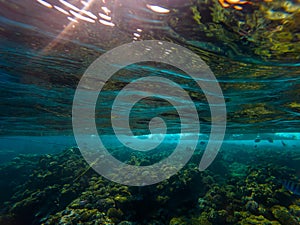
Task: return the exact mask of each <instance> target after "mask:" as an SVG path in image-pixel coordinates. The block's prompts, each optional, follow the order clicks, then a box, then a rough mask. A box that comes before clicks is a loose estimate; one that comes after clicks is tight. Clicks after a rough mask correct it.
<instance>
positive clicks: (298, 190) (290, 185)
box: [282, 180, 300, 195]
mask: <svg viewBox="0 0 300 225" xmlns="http://www.w3.org/2000/svg"><path fill="white" fill-rule="evenodd" d="M282 185H283V186H284V187H285V188H286V189H287V190H289V191H290V192H292V193H293V194H295V195H300V183H296V182H294V181H289V180H283V181H282Z"/></svg>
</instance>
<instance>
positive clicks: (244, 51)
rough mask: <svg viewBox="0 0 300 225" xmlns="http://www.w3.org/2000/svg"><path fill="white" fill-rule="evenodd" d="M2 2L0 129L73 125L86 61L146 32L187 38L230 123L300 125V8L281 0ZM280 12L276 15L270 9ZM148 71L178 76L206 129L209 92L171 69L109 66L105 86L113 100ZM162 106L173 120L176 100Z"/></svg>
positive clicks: (244, 129)
mask: <svg viewBox="0 0 300 225" xmlns="http://www.w3.org/2000/svg"><path fill="white" fill-rule="evenodd" d="M275 3H276V4H275ZM0 4H1V9H0V25H1V26H0V28H1V29H0V32H1V45H0V48H1V49H0V51H1V67H0V69H1V90H2V91H1V103H2V104H1V120H2V122H1V134H2V135H9V134H12V135H16V134H17V135H18V134H28V135H32V134H33V135H45V134H57V133H59V134H71V133H72V126H71V109H72V101H73V96H74V91H75V88H76V86H77V84H78V81H79V79H80V78H81V76H82V74H83V73H84V71H85V70H86V69H87V67H88V66H89V65H90V64H91V63H92V62H93V61H94V60H95V59H96V58H97V57H99V56H100V55H102V54H103V53H105V52H106V51H108V50H111V49H113V48H114V47H117V46H119V45H121V44H125V43H130V42H132V41H140V40H151V39H156V40H164V41H170V42H174V43H177V44H180V45H182V46H184V47H187V48H189V49H190V50H192V51H194V52H195V53H197V54H198V55H199V56H201V58H202V59H203V60H204V61H205V62H206V63H207V64H208V65H209V66H210V68H211V70H212V71H213V72H214V74H215V76H216V78H217V79H218V81H219V83H220V85H221V88H222V90H223V93H224V97H225V101H226V107H227V113H228V126H227V131H228V132H232V133H248V132H250V133H258V132H297V131H299V113H300V111H299V109H300V106H299V99H300V98H299V87H300V86H299V73H300V69H299V67H298V66H299V63H300V61H299V55H300V54H299V53H300V47H299V33H298V32H300V31H299V30H300V28H299V26H298V25H299V24H298V23H297V18H299V13H298V11H295V12H285V11H288V10H287V9H286V8H283V9H282V10H281V11H278V12H277V11H276V10H277V9H278V8H279V6H278V4H280V3H279V2H277V1H274V4H273V5H271V4H270V3H268V4H267V3H265V2H253V4H251V5H250V4H246V5H244V6H243V8H242V10H237V9H235V8H233V7H230V8H223V7H222V6H221V5H220V4H219V2H217V1H207V2H206V1H184V2H182V1H159V2H158V1H149V2H147V1H134V0H130V1H129V0H127V1H89V2H83V3H82V2H80V1H71V2H69V4H68V2H65V1H54V0H51V1H50V0H49V1H34V0H24V1H1V2H0ZM70 4H72V5H70ZM291 4H292V3H291ZM293 4H294V3H293ZM295 4H296V3H295ZM153 6H156V7H157V6H159V7H160V8H159V7H158V8H153ZM263 7H264V8H263ZM295 7H299V5H298V3H297V4H296V5H295ZM281 8H282V7H281ZM217 9H218V10H219V11H218V12H217V11H216V10H217ZM275 9H276V10H275ZM78 10H79V11H78ZM80 10H81V11H80ZM164 10H165V11H164ZM274 10H275V11H276V12H277V14H274V15H273V14H272V13H273V12H274ZM284 10H285V11H284ZM78 12H81V14H82V18H81V17H80V16H79V15H78ZM228 12H230V13H231V14H230V15H231V16H230V17H226V16H228V15H229V14H228ZM280 13H281V14H282V15H281V14H280ZM81 14H80V15H81ZM286 14H288V15H289V16H286V17H287V18H285V17H284V15H286ZM280 15H281V16H282V17H283V18H282V19H281V20H279V19H277V18H276V16H280ZM254 17H255V18H256V19H254ZM274 43H275V44H276V45H275V44H274ZM276 46H277V47H276ZM285 48H288V49H285ZM149 75H153V76H156V75H159V76H163V77H166V78H169V79H173V80H175V81H177V82H180V83H181V85H182V87H184V88H185V90H187V91H189V93H190V94H191V96H192V99H193V101H194V102H195V104H196V105H197V107H198V110H199V117H200V121H201V122H202V123H201V124H202V129H203V131H205V132H207V131H209V124H210V118H209V117H210V113H209V108H208V105H207V102H206V99H205V97H204V96H203V94H201V90H199V89H195V87H194V86H193V85H189V84H190V80H189V77H188V76H187V75H186V74H184V73H183V72H182V71H180V70H178V69H177V68H170V66H167V65H163V64H159V63H144V64H142V63H140V64H134V65H131V66H128V67H126V68H123V69H122V70H121V71H119V72H118V73H117V74H115V76H114V78H113V79H112V81H111V82H110V83H109V84H108V85H107V91H106V93H103V95H104V96H106V97H107V99H108V100H109V99H110V97H111V96H113V95H114V94H113V93H117V92H118V91H119V90H120V89H121V88H122V87H123V86H124V85H125V84H126V83H129V82H130V81H131V79H132V78H134V77H142V76H149ZM145 104H146V105H145V107H146V106H147V107H148V108H147V107H146V108H145V109H144V111H145V110H146V111H149V112H150V110H151V109H150V108H151V107H150V108H149V104H150V103H145ZM153 104H154V103H153ZM157 104H159V103H157ZM150 105H151V104H150ZM161 106H162V107H156V109H157V112H158V113H163V111H166V113H165V116H166V118H168V119H169V120H170V121H171V122H170V123H171V124H175V126H174V129H175V128H176V124H177V123H178V121H176V115H175V116H174V112H173V111H172V108H170V106H168V105H166V104H165V103H163V102H162V103H161ZM106 111H107V109H105V108H102V109H101V111H100V110H99V114H98V115H97V114H96V116H97V118H98V122H99V121H100V120H101V124H102V125H103V124H104V127H108V126H109V124H110V121H109V119H108V116H109V115H108V114H107V113H106ZM144 111H143V112H144ZM132 115H133V116H132V118H133V123H134V124H138V122H139V123H141V124H143V121H147V120H148V119H149V118H147V116H146V118H145V113H139V111H138V110H137V111H136V112H133V114H132ZM177 120H178V119H177ZM138 128H139V130H140V131H141V132H143V130H144V129H146V128H144V127H143V126H140V125H139V126H138ZM104 132H109V130H104Z"/></svg>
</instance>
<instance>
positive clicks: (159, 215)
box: [0, 148, 300, 225]
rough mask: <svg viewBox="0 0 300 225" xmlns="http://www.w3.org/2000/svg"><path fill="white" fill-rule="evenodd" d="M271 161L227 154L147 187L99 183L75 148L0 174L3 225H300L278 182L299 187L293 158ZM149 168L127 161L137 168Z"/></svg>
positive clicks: (294, 201) (299, 203) (299, 212)
mask: <svg viewBox="0 0 300 225" xmlns="http://www.w3.org/2000/svg"><path fill="white" fill-rule="evenodd" d="M270 154H271V152H268V150H265V151H260V152H258V151H256V150H253V152H247V153H244V154H243V152H229V151H226V152H221V153H220V154H219V156H218V158H217V159H216V160H215V162H214V163H213V164H212V165H211V167H210V168H209V169H208V170H206V171H204V172H200V171H198V168H197V164H196V162H198V161H199V157H200V156H201V154H200V153H197V154H195V155H194V156H193V158H192V159H191V162H190V163H188V164H187V165H186V166H185V167H184V168H183V169H182V170H180V171H179V172H178V173H177V174H176V175H174V176H172V177H171V178H169V179H168V180H165V181H163V182H161V183H158V184H155V185H151V186H145V187H132V186H124V185H120V184H117V183H114V182H111V181H109V180H107V179H105V178H103V177H101V176H100V175H98V174H97V173H96V172H95V171H94V170H93V169H91V168H90V167H89V166H88V165H87V163H86V162H85V161H84V159H83V158H82V157H81V155H80V152H79V150H78V149H77V148H70V149H66V150H64V151H62V152H61V153H59V154H55V155H43V156H26V157H25V156H19V157H17V158H15V159H14V160H13V161H12V162H10V163H8V164H6V165H4V166H1V168H0V171H1V172H0V174H1V181H2V182H1V190H3V191H6V193H5V194H6V198H3V197H2V199H1V208H2V210H1V217H0V224H7V225H12V224H18V225H23V224H24V225H25V224H44V225H52V224H53V225H54V224H60V225H67V224H118V225H130V224H131V225H133V224H153V225H154V224H169V225H177V224H178V225H179V224H180V225H184V224H203V225H211V224H220V225H221V224H229V225H230V224H239V225H253V224H260V225H261V224H274V225H277V224H278V225H280V224H281V225H294V224H295V225H296V224H299V223H300V198H299V196H296V195H293V194H292V193H290V192H289V191H288V190H286V189H285V188H283V186H282V184H281V182H280V179H282V178H285V179H290V180H295V179H296V177H295V171H296V170H297V169H299V168H295V167H294V168H292V167H288V166H287V165H288V164H287V163H288V162H289V160H290V159H291V157H293V154H291V153H288V152H276V153H275V152H274V151H273V152H272V157H270ZM152 157H153V159H155V158H156V157H158V156H157V155H156V154H153V156H152ZM159 157H161V153H159ZM149 160H150V161H151V160H152V158H150V159H149V158H148V159H146V161H147V162H148V163H149ZM143 161H144V160H143V158H141V157H137V156H132V157H131V158H129V159H128V163H131V164H139V165H140V164H142V163H143ZM233 161H234V162H233ZM254 162H255V163H254Z"/></svg>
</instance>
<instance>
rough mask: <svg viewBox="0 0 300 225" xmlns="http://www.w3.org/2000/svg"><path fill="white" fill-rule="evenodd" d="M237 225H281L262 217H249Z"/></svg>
mask: <svg viewBox="0 0 300 225" xmlns="http://www.w3.org/2000/svg"><path fill="white" fill-rule="evenodd" d="M238 225H281V224H280V223H279V222H277V221H270V220H268V219H266V218H265V217H263V216H262V215H259V216H255V215H251V216H250V217H247V218H244V219H243V220H241V221H240V222H238Z"/></svg>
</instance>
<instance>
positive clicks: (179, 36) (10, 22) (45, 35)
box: [0, 0, 300, 225]
mask: <svg viewBox="0 0 300 225" xmlns="http://www.w3.org/2000/svg"><path fill="white" fill-rule="evenodd" d="M299 18H300V3H299V2H298V1H276V0H273V1H236V2H235V3H232V2H231V1H217V0H212V1H204V0H203V1H202V0H199V1H167V0H166V1H139V0H124V1H113V0H111V1H109V0H102V1H100V0H90V1H79V0H78V1H77V0H74V1H73V0H72V1H63V0H61V1H58V0H49V1H48V0H47V1H46V0H45V1H44V0H38V1H35V0H24V1H17V0H15V1H0V76H1V79H0V86H1V92H0V97H1V106H0V107H1V110H0V116H1V123H0V155H1V158H0V163H1V164H0V176H1V179H0V190H1V193H3V194H2V195H1V196H0V204H1V206H0V213H1V214H0V224H8V225H10V224H17V225H23V224H120V225H124V224H134V225H135V224H170V225H175V224H205V225H209V224H241V225H245V224H282V225H288V224H299V223H300V198H299V195H297V193H299V191H300V184H299V178H300V152H299V147H300V129H299V128H300V126H299V122H300V121H299V120H300V96H299V87H300V80H299V74H300V69H299V66H300V35H299V34H300V26H299V23H298V21H299ZM146 40H158V41H160V42H164V44H162V46H166V44H165V43H173V44H177V45H178V46H181V47H184V48H186V49H188V50H190V51H191V52H193V53H195V54H196V55H197V56H199V57H200V58H201V59H202V60H203V62H204V63H205V64H206V65H207V66H209V68H210V70H211V72H212V73H213V74H214V76H215V77H216V80H206V79H205V78H203V77H200V78H199V79H198V80H197V79H196V80H195V79H193V77H192V76H191V75H190V74H188V73H187V72H186V71H184V70H182V69H181V68H176V67H174V66H171V65H168V64H166V63H161V62H160V59H164V57H165V58H168V57H170V59H172V57H175V59H176V60H175V62H178V63H182V62H184V63H182V64H181V65H186V66H187V67H190V68H191V67H192V68H194V67H195V68H201V71H202V69H203V68H206V67H205V66H204V67H202V66H201V65H203V64H201V65H199V64H193V63H194V61H193V59H194V58H192V57H191V56H190V55H189V56H188V57H186V56H185V55H184V54H183V52H181V51H179V50H178V49H176V48H175V49H171V48H166V49H165V51H164V52H163V53H162V54H157V52H153V51H152V52H151V48H149V49H147V48H148V47H147V46H146V48H145V52H147V51H150V53H151V54H150V55H151V57H152V59H154V60H143V62H138V63H133V64H131V65H127V66H125V67H123V68H121V66H120V65H116V63H114V61H113V60H117V59H124V60H130V59H131V58H134V56H133V55H132V52H130V51H123V52H121V54H119V53H118V54H116V55H114V57H113V58H111V60H112V61H110V64H109V63H108V64H107V65H110V66H112V67H120V69H119V70H118V71H117V72H116V73H114V74H113V76H112V77H111V78H110V79H109V80H108V81H107V82H106V83H105V85H104V86H103V89H102V90H101V93H99V96H98V99H97V100H96V101H95V102H96V103H95V109H94V111H93V112H94V113H92V114H93V115H92V116H93V117H94V120H93V121H94V122H93V123H94V124H95V126H96V131H97V134H95V132H92V131H93V130H92V129H90V127H89V126H86V127H84V125H85V122H86V121H88V119H90V117H87V118H85V115H83V114H84V113H85V112H86V111H87V109H85V108H83V109H82V114H79V115H80V119H82V120H81V122H82V126H83V127H84V128H86V129H85V131H84V132H82V134H84V135H86V136H85V137H84V139H80V138H81V137H78V136H77V137H76V135H75V133H74V120H75V119H76V118H75V119H74V105H75V106H78V107H79V108H80V106H81V105H80V104H78V105H76V104H77V102H75V103H76V104H75V103H74V96H75V92H76V88H78V84H79V81H80V79H82V77H83V75H84V74H85V72H86V71H87V69H88V68H89V66H90V65H91V64H92V63H93V62H94V61H95V60H96V59H97V58H98V57H100V56H102V57H103V56H105V54H107V53H109V52H110V51H111V50H114V49H116V48H117V47H119V46H121V45H123V44H128V43H131V44H132V45H134V43H141V42H143V41H146ZM157 43H158V42H157ZM158 44H159V45H160V44H161V43H158ZM161 48H162V49H163V48H164V47H161ZM155 54H156V55H155ZM205 71H206V70H205ZM97 72H98V73H99V74H101V73H102V72H103V71H97ZM104 72H105V71H104ZM104 72H103V73H104ZM206 72H207V71H206ZM98 73H97V74H98ZM141 77H152V78H154V79H157V80H158V81H161V80H162V78H166V79H168V80H169V81H170V83H171V82H174V83H176V84H178V85H179V86H180V87H181V88H182V91H183V92H184V93H187V94H188V95H189V96H190V100H191V101H192V103H193V105H194V107H195V109H196V110H197V116H198V120H192V122H191V123H190V124H189V125H190V126H192V125H195V124H197V125H199V127H200V132H196V133H193V130H192V129H190V130H189V128H190V127H189V125H187V126H186V127H185V126H184V125H182V124H181V122H182V121H183V120H184V119H187V120H188V119H190V118H194V117H192V110H191V108H190V107H189V105H188V104H187V103H188V102H189V101H188V100H187V99H182V98H175V97H172V96H174V95H176V94H178V93H181V92H178V91H177V89H175V86H174V88H170V89H165V90H164V91H165V92H164V93H163V94H161V93H160V92H159V93H158V92H157V93H155V94H154V95H153V94H152V95H151V94H150V95H149V97H147V98H143V99H142V100H141V101H138V102H137V103H136V104H135V105H134V107H132V109H131V111H130V114H129V116H130V118H129V127H130V129H131V131H132V133H133V137H128V136H126V135H127V133H124V138H123V139H122V140H124V142H122V140H121V138H119V137H118V138H117V137H116V134H115V133H116V131H117V130H118V129H119V130H121V131H122V132H123V130H124V129H125V128H126V127H125V125H126V124H125V123H123V119H122V118H123V117H122V116H124V115H125V116H126V112H125V109H127V108H129V106H130V103H131V102H126V101H124V102H122V105H121V106H122V107H124V108H122V107H121V108H120V109H119V110H117V112H118V113H119V114H118V115H117V116H116V115H115V114H111V110H112V108H113V107H112V105H113V104H114V101H115V98H116V97H117V96H118V94H119V93H120V91H121V90H122V89H123V88H125V87H127V86H126V85H128V84H129V83H131V82H132V81H135V80H137V79H139V78H141ZM101 82H102V83H104V81H103V80H101V79H95V80H92V82H91V83H90V84H88V85H87V86H85V87H84V88H83V89H84V90H86V91H87V92H86V93H88V94H91V93H93V90H94V89H93V87H94V86H93V85H95V84H98V83H99V84H100V83H101ZM197 82H204V83H203V84H205V85H207V86H205V85H204V86H202V87H208V86H209V85H213V86H215V85H220V88H221V90H222V93H223V96H224V103H225V104H224V105H223V104H221V103H216V104H215V106H216V107H220V106H221V107H224V108H226V116H225V117H226V118H223V117H222V116H220V117H218V116H216V117H215V118H212V112H211V110H212V109H215V108H212V106H211V104H209V103H211V102H209V98H208V97H207V96H213V97H216V98H215V99H217V98H220V96H219V95H218V94H216V93H217V92H216V93H214V92H213V93H211V92H209V93H208V92H206V91H204V90H202V89H201V87H199V85H198V84H199V83H197ZM205 82H206V83H205ZM160 84H161V83H159V82H158V83H156V82H152V83H150V84H148V85H146V86H143V88H142V90H139V91H136V90H133V91H132V92H129V93H127V94H128V95H130V94H131V96H129V97H132V98H134V97H136V96H139V94H140V93H141V92H140V91H142V92H146V93H147V91H148V92H149V93H150V91H149V90H150V87H151V86H155V85H158V88H159V85H160ZM160 89H163V88H162V87H161V86H160ZM90 96H92V95H87V97H90ZM179 96H180V95H179ZM168 99H169V100H174V102H175V103H177V104H179V107H178V108H179V109H182V111H183V112H185V113H184V115H181V114H180V113H179V112H178V111H177V109H178V108H176V107H175V106H174V105H172V103H174V102H170V101H168ZM80 100H82V99H80ZM85 101H86V102H89V101H91V99H89V98H86V99H85ZM129 101H130V98H129ZM84 106H88V105H84ZM182 111H180V112H182ZM81 115H82V118H81ZM119 117H120V118H121V119H119V120H117V121H118V122H117V123H116V124H113V120H114V118H117V119H118V118H119ZM157 117H160V118H162V119H163V120H164V122H165V124H164V125H165V126H166V133H167V134H166V135H165V136H164V135H163V133H162V132H161V131H160V129H153V130H151V121H152V120H151V119H152V118H157ZM220 118H221V119H226V127H225V128H226V131H225V134H224V140H222V138H221V137H222V136H223V134H222V132H221V134H218V135H219V136H217V137H216V136H214V135H215V134H212V133H213V132H212V131H214V130H213V125H214V121H219V120H218V119H220ZM85 119H87V120H85ZM72 122H73V123H72ZM156 122H157V123H158V124H160V122H161V121H160V120H159V121H156ZM189 122H190V120H189ZM114 125H116V127H114ZM154 125H155V124H154ZM160 125H161V124H160ZM222 125H224V124H222ZM149 126H150V128H149ZM219 126H220V124H219ZM154 128H157V127H154ZM184 128H186V129H187V130H189V131H190V132H182V130H181V129H184ZM151 131H152V132H153V133H151ZM218 131H220V130H218ZM80 134H81V133H80ZM80 140H83V142H81V143H79V141H80ZM98 140H101V142H102V143H103V144H104V145H105V148H106V149H107V151H108V152H109V153H110V154H111V155H112V156H114V157H115V158H116V159H118V160H119V161H120V162H122V163H124V164H126V165H131V166H136V167H134V168H138V167H143V166H144V167H145V166H149V165H152V164H155V163H157V162H159V161H160V160H165V159H169V157H170V156H172V153H173V151H174V149H175V148H176V146H180V145H182V146H184V147H182V149H179V153H180V154H182V153H183V154H182V155H177V157H176V156H175V158H174V159H176V160H175V161H172V163H170V164H166V165H163V166H161V167H156V170H154V171H151V170H150V169H149V171H148V170H147V169H146V170H144V171H138V172H136V171H134V172H132V171H131V170H130V171H131V172H130V173H129V172H128V174H126V173H124V171H125V172H126V171H127V170H125V168H127V167H125V166H124V167H122V168H121V167H120V168H117V169H115V168H114V167H113V164H109V163H108V164H107V162H106V161H105V159H106V158H105V157H106V155H105V154H104V153H103V155H100V156H99V155H94V154H95V152H96V153H97V152H98V151H100V150H99V149H97V148H98V147H95V149H93V147H94V146H98V145H97V144H99V142H98ZM142 141H145V142H144V144H143V142H142ZM146 142H147V144H146ZM82 143H83V144H82ZM136 143H138V144H137V145H136V146H137V147H138V148H139V150H137V149H131V148H130V147H132V146H134V145H135V144H136ZM218 143H220V149H219V148H218V147H215V146H219V144H218ZM148 144H151V146H152V145H153V146H154V145H155V146H156V147H155V148H154V149H153V150H151V151H145V150H146V149H148V147H147V146H148ZM192 146H195V149H193V147H192ZM99 148H100V149H101V150H102V147H99ZM103 148H104V147H103ZM216 150H217V151H218V152H216ZM191 151H193V152H191ZM190 153H191V159H188V160H186V161H188V162H186V163H184V165H181V164H182V161H181V160H182V159H183V158H186V157H187V155H189V154H190ZM205 153H206V154H207V155H205ZM216 153H218V154H216ZM214 154H215V155H214ZM205 156H207V157H208V158H206V159H212V161H211V163H209V165H208V168H207V169H205V170H204V171H199V164H200V161H201V160H203V158H205ZM87 157H90V158H89V159H90V160H87ZM87 162H89V164H88V163H87ZM102 164H103V165H105V168H103V167H101V165H102ZM177 166H178V167H180V168H179V169H178V170H177ZM145 168H146V167H145ZM147 168H150V167H147ZM174 168H176V169H174ZM99 171H101V172H103V174H102V173H101V172H100V174H99ZM135 172H136V173H135ZM169 173H170V174H171V175H172V176H168V177H167V178H166V179H163V180H160V181H159V182H152V183H151V182H150V181H153V180H156V179H158V177H160V176H161V177H163V175H164V174H169ZM104 174H105V175H104ZM120 174H122V175H121V178H118V176H120ZM110 178H112V179H110ZM146 178H147V179H146ZM118 180H122V181H123V183H122V182H119V183H118V182H115V181H118ZM283 180H287V181H289V182H290V183H289V184H290V186H288V185H283V184H284V182H283ZM148 181H149V183H147V182H148ZM135 182H136V183H138V184H141V185H135V184H136V183H135ZM128 184H129V185H128ZM148 184H150V185H148ZM285 184H286V183H285Z"/></svg>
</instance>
